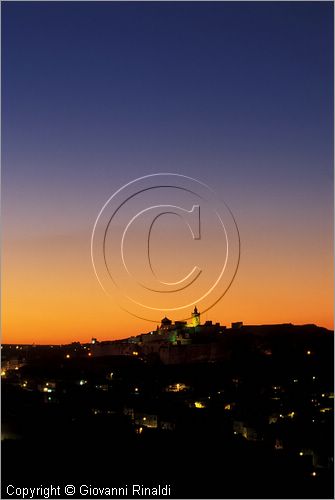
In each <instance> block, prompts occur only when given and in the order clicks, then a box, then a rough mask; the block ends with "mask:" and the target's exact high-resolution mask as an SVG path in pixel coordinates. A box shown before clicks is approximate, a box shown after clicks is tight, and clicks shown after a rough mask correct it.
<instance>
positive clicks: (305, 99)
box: [1, 2, 333, 343]
mask: <svg viewBox="0 0 335 500" xmlns="http://www.w3.org/2000/svg"><path fill="white" fill-rule="evenodd" d="M1 8H2V126H3V135H2V141H3V145H2V213H3V256H2V290H3V293H2V312H3V315H2V318H3V319H2V326H3V342H13V343H14V342H18V343H19V342H27V343H31V342H36V343H57V342H70V341H74V340H80V341H88V340H89V339H90V338H91V337H97V338H98V339H112V338H121V337H126V336H129V335H133V334H136V333H138V332H143V331H148V330H150V329H152V328H153V327H155V326H154V325H152V324H151V323H148V322H146V321H141V320H138V319H136V318H134V317H132V316H130V315H129V314H127V313H125V312H123V311H122V310H121V309H120V308H119V307H118V305H117V304H116V303H115V302H113V301H111V300H110V299H109V298H108V296H106V295H105V294H104V293H103V291H102V289H101V288H100V286H99V283H98V282H97V280H96V277H95V275H94V272H93V269H92V264H91V260H90V238H91V232H92V229H93V225H94V222H95V219H96V217H97V215H98V213H99V211H100V209H101V207H102V206H103V204H104V203H105V201H106V200H107V199H108V198H109V197H110V196H111V194H112V193H113V192H114V191H115V190H116V189H118V188H119V187H121V186H122V185H123V184H125V183H127V182H129V181H131V180H132V179H134V178H136V177H138V176H142V175H147V174H151V173H157V172H166V171H167V172H176V173H179V174H184V175H188V176H191V177H195V178H197V179H199V180H202V181H203V182H205V183H206V184H208V185H209V186H211V187H212V188H214V189H215V190H216V191H217V192H218V193H219V194H220V196H222V197H223V199H224V200H225V201H226V203H227V204H228V205H229V207H230V208H231V210H232V212H233V213H234V215H235V217H236V219H237V222H238V226H239V230H240V233H241V242H242V246H241V264H240V268H239V271H238V275H237V277H236V279H235V281H234V283H233V285H232V287H231V289H230V290H229V292H228V293H227V295H226V296H225V297H224V298H223V299H222V301H221V302H219V304H217V305H216V306H215V307H214V308H213V309H212V310H211V311H209V312H208V313H207V314H206V317H205V318H203V319H212V320H213V321H221V323H223V324H227V325H228V324H229V323H230V322H231V321H238V320H242V321H244V322H245V323H249V324H250V323H253V324H255V323H280V322H293V323H297V324H301V323H316V324H318V325H321V326H326V327H329V328H332V324H333V288H332V287H333V267H332V265H333V264H332V263H333V257H332V252H333V247H332V241H333V233H332V227H333V226H332V214H333V200H332V196H333V4H332V3H331V2H321V3H319V2H277V3H272V2H255V3H254V2H247V3H244V2H237V3H230V2H222V3H221V2H215V3H207V2H204V3H202V2H195V3H192V2H185V3H179V2H171V3H155V2H148V3H140V2H135V3H132V2H130V3H119V2H31V3H30V2H14V3H11V2H2V4H1ZM172 319H178V318H176V317H172Z"/></svg>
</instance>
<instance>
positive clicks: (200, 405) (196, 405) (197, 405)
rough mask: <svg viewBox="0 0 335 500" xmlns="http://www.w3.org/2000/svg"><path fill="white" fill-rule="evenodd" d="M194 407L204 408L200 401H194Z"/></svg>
mask: <svg viewBox="0 0 335 500" xmlns="http://www.w3.org/2000/svg"><path fill="white" fill-rule="evenodd" d="M194 406H195V408H205V405H204V404H203V403H201V401H195V402H194Z"/></svg>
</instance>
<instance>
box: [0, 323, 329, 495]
mask: <svg viewBox="0 0 335 500" xmlns="http://www.w3.org/2000/svg"><path fill="white" fill-rule="evenodd" d="M227 352H228V344H227ZM90 354H91V353H90V344H86V345H83V344H78V343H75V344H71V345H69V346H53V347H51V346H13V345H4V346H3V348H2V408H3V410H2V422H3V425H2V479H3V481H2V498H15V497H14V496H13V495H10V494H8V492H7V489H6V488H7V485H8V484H12V485H14V486H15V487H19V486H25V487H27V486H34V487H37V486H41V485H44V486H47V485H50V484H53V485H55V486H58V485H60V486H61V487H63V486H64V485H66V484H73V485H75V486H76V487H77V488H78V487H79V486H80V485H87V486H88V487H92V488H93V487H98V488H107V487H109V488H111V487H122V486H124V485H128V492H127V495H124V497H126V496H128V497H131V496H133V495H132V494H131V485H133V484H135V483H136V484H141V485H144V486H146V487H154V486H157V485H158V484H160V485H161V486H164V485H166V484H169V485H171V495H169V496H170V497H172V498H173V497H174V498H333V401H334V400H333V398H334V394H333V332H330V331H327V330H325V329H319V328H317V327H314V326H313V325H310V326H306V327H301V328H298V329H297V330H295V331H290V332H288V331H287V329H285V328H283V329H282V330H280V329H276V330H275V331H271V330H269V331H268V332H267V333H266V332H262V335H260V334H257V333H254V334H253V333H250V332H248V331H243V328H242V329H241V330H239V331H238V332H235V333H232V334H231V335H230V338H229V355H227V356H226V359H225V360H221V361H217V362H206V361H204V362H202V363H189V364H181V365H180V364H179V365H177V364H175V365H163V364H162V363H161V362H160V361H159V360H158V359H155V358H152V359H150V360H148V359H146V358H142V357H141V356H138V355H136V356H131V355H129V356H100V357H96V358H95V357H94V356H92V355H90ZM9 491H10V493H11V491H12V490H9ZM60 491H62V490H60ZM77 491H78V490H77ZM94 491H95V490H91V493H85V494H83V495H82V496H81V497H82V498H84V496H85V495H86V497H87V498H93V497H94V496H96V497H97V498H103V497H104V496H103V494H101V490H100V494H98V496H97V494H96V493H94ZM152 491H154V490H152ZM92 492H93V493H92ZM114 496H115V495H114ZM145 496H147V497H149V496H150V495H143V496H142V497H145ZM151 496H152V497H154V495H153V494H152V495H151ZM159 496H160V495H159ZM38 497H39V498H42V497H43V496H42V495H40V496H35V498H38ZM81 497H80V495H78V494H76V495H74V496H72V498H81ZM120 497H122V495H120ZM138 497H139V498H140V497H141V496H138ZM54 498H58V497H57V496H55V497H54ZM59 498H65V496H64V495H60V496H59ZM105 498H108V495H107V496H105Z"/></svg>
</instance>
